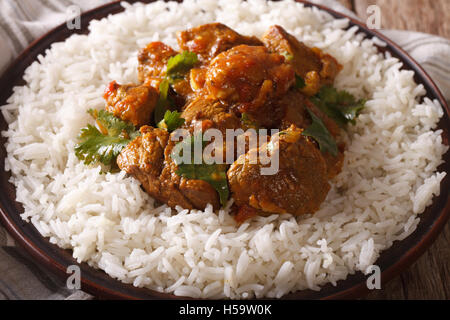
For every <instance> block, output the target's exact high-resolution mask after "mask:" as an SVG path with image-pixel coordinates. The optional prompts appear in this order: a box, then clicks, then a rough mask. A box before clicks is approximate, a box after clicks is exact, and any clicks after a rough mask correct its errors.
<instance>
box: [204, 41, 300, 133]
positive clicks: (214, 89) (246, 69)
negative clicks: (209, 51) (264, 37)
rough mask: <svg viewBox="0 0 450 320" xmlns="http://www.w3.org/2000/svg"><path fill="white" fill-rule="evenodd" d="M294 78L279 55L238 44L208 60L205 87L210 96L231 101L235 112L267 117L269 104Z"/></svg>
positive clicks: (255, 116) (271, 111)
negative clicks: (209, 61)
mask: <svg viewBox="0 0 450 320" xmlns="http://www.w3.org/2000/svg"><path fill="white" fill-rule="evenodd" d="M294 81H295V74H294V70H293V68H292V66H290V65H288V64H286V63H284V57H283V56H280V55H278V54H276V53H270V52H269V51H268V50H267V49H266V48H265V47H261V46H247V45H240V46H237V47H234V48H232V49H230V50H228V51H225V52H222V53H221V54H219V55H218V56H217V57H216V58H214V60H212V61H211V63H210V65H209V68H208V71H207V73H206V81H205V90H206V92H207V94H208V96H209V97H210V98H212V99H218V100H221V101H225V102H227V103H228V104H235V106H236V107H235V109H236V111H237V112H239V113H247V114H249V115H251V116H252V117H253V118H255V119H256V118H259V119H261V120H264V119H267V120H270V119H272V118H273V110H272V108H271V107H270V106H269V104H270V103H271V102H272V101H273V100H275V99H277V98H279V97H281V96H283V95H284V94H285V93H286V92H287V91H288V89H289V88H290V87H291V86H292V84H293V83H294ZM270 124H271V123H268V126H270Z"/></svg>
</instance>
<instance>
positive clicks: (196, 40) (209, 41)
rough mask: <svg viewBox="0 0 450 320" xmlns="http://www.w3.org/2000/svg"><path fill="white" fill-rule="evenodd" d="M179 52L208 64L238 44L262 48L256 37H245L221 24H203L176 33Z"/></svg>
mask: <svg viewBox="0 0 450 320" xmlns="http://www.w3.org/2000/svg"><path fill="white" fill-rule="evenodd" d="M177 41H178V44H179V46H180V48H181V50H187V51H191V52H195V53H197V54H198V56H199V59H200V61H202V62H208V61H210V60H211V59H213V58H214V57H215V56H216V55H218V54H219V53H221V52H223V51H226V50H228V49H231V48H232V47H235V46H237V45H240V44H246V45H250V46H262V45H263V44H262V42H261V41H260V40H259V39H258V38H256V37H246V36H243V35H240V34H239V33H237V32H236V31H234V30H232V29H230V28H228V27H227V26H226V25H224V24H222V23H210V24H204V25H201V26H198V27H195V28H192V29H189V30H185V31H181V32H178V33H177Z"/></svg>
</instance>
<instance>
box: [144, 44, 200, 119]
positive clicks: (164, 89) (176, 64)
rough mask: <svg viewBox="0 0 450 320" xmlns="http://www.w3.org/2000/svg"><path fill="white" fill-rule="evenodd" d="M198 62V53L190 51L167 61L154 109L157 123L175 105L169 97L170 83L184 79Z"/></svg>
mask: <svg viewBox="0 0 450 320" xmlns="http://www.w3.org/2000/svg"><path fill="white" fill-rule="evenodd" d="M197 62H198V57H197V54H196V53H195V52H189V51H184V52H183V53H180V54H177V55H176V56H173V57H171V58H170V59H169V60H168V61H167V70H166V76H165V77H164V80H163V81H162V82H161V83H160V85H159V99H158V102H157V104H156V107H155V110H154V111H153V117H154V120H155V123H156V124H158V123H159V122H160V121H161V120H163V118H164V115H165V113H166V111H167V110H169V107H170V106H171V105H173V101H172V100H171V99H170V97H169V88H170V85H171V84H173V83H175V82H176V81H178V80H180V79H182V78H183V77H184V76H185V74H186V73H187V72H188V71H189V70H190V69H191V68H192V67H193V66H194V65H195V64H196V63H197Z"/></svg>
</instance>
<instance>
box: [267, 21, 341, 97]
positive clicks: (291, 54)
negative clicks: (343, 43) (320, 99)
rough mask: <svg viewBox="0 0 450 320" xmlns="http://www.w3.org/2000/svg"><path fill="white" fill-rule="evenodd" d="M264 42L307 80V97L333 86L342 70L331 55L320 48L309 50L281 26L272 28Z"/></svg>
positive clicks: (303, 90) (305, 91)
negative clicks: (330, 85) (323, 87)
mask: <svg viewBox="0 0 450 320" xmlns="http://www.w3.org/2000/svg"><path fill="white" fill-rule="evenodd" d="M262 41H263V42H264V45H265V46H266V47H267V48H268V49H269V50H270V51H272V52H278V53H279V54H282V55H284V56H285V57H286V61H287V63H289V64H291V65H292V66H293V67H294V69H295V72H296V74H298V75H299V76H300V77H302V78H303V79H304V80H305V84H306V86H305V88H303V89H302V92H303V93H305V94H307V95H310V96H311V95H314V94H316V93H317V92H318V91H319V89H320V87H321V86H322V85H324V84H332V83H333V81H334V78H335V77H336V76H337V74H338V73H339V72H340V70H341V69H342V66H341V65H340V64H339V63H338V62H337V61H336V59H334V58H333V57H332V56H331V55H329V54H324V53H323V52H322V51H321V50H320V49H318V48H309V47H308V46H306V45H305V44H304V43H303V42H301V41H299V40H297V38H295V37H294V36H293V35H291V34H289V33H288V32H287V31H286V30H284V29H283V28H282V27H280V26H277V25H275V26H271V27H270V28H269V29H268V30H267V31H266V33H265V34H264V36H263V38H262Z"/></svg>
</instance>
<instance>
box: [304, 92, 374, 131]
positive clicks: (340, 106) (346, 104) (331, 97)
mask: <svg viewBox="0 0 450 320" xmlns="http://www.w3.org/2000/svg"><path fill="white" fill-rule="evenodd" d="M311 101H312V102H313V103H314V104H315V105H316V106H317V107H319V108H320V109H321V110H322V111H323V112H325V114H326V115H328V116H329V117H330V118H332V119H333V120H335V121H336V123H337V124H339V125H340V126H341V127H343V126H345V125H346V124H347V123H348V122H351V123H352V124H355V119H356V118H357V117H358V115H359V114H360V113H361V110H362V109H364V106H365V103H366V100H365V99H359V100H356V98H355V97H354V96H353V95H352V94H350V93H349V92H347V91H344V90H342V91H338V90H336V89H335V88H333V87H331V86H324V87H322V88H321V89H320V91H319V93H318V94H317V95H316V96H315V97H312V98H311Z"/></svg>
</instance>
